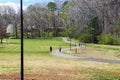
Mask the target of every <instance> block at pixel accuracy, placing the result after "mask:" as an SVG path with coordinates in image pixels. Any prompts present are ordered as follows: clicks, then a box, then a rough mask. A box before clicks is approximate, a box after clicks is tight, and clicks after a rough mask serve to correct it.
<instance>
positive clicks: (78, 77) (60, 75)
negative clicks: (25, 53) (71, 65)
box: [0, 69, 90, 80]
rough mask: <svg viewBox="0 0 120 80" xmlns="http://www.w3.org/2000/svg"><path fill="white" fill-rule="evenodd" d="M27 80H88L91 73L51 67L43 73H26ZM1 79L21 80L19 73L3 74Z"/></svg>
mask: <svg viewBox="0 0 120 80" xmlns="http://www.w3.org/2000/svg"><path fill="white" fill-rule="evenodd" d="M24 76H25V80H88V79H90V75H88V74H84V73H83V72H82V71H80V70H74V69H49V70H48V71H47V72H43V73H25V75H24ZM0 80H20V74H19V73H11V74H1V75H0Z"/></svg>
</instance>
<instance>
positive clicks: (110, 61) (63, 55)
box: [51, 38, 120, 64]
mask: <svg viewBox="0 0 120 80" xmlns="http://www.w3.org/2000/svg"><path fill="white" fill-rule="evenodd" d="M62 40H63V41H64V42H66V43H69V41H68V40H67V38H62ZM71 44H76V43H74V42H71ZM76 45H77V46H78V44H76ZM65 50H69V48H65V49H62V51H65ZM51 55H54V56H59V57H64V58H73V59H78V60H87V61H95V62H104V63H117V64H120V60H109V59H96V58H88V57H80V56H73V55H70V54H64V53H63V52H59V51H58V50H55V51H53V52H51Z"/></svg>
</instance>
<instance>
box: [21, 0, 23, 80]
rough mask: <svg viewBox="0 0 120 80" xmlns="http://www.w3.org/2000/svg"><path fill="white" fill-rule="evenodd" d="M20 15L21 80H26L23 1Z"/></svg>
mask: <svg viewBox="0 0 120 80" xmlns="http://www.w3.org/2000/svg"><path fill="white" fill-rule="evenodd" d="M20 13H21V15H20V16H21V69H20V70H21V71H20V75H21V80H24V48H23V1H22V0H20Z"/></svg>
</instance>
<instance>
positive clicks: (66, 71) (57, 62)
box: [0, 38, 120, 80]
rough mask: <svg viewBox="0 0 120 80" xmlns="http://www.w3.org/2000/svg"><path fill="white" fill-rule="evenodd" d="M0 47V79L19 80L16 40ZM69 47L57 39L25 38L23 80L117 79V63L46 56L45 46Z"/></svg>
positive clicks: (119, 70)
mask: <svg viewBox="0 0 120 80" xmlns="http://www.w3.org/2000/svg"><path fill="white" fill-rule="evenodd" d="M8 41H9V42H10V44H0V80H19V79H20V77H19V76H20V75H19V73H20V40H19V39H9V40H8ZM50 46H52V47H53V49H54V50H56V49H58V48H59V46H61V47H62V48H66V47H69V44H67V43H64V42H63V41H62V39H60V38H50V39H25V40H24V50H25V52H24V64H25V66H24V67H25V80H106V79H107V80H118V79H120V64H110V63H98V62H91V61H82V60H74V59H66V58H61V57H55V56H52V55H50V53H49V47H50Z"/></svg>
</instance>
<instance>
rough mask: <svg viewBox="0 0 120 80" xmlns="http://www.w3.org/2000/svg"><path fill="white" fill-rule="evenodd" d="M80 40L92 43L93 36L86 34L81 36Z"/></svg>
mask: <svg viewBox="0 0 120 80" xmlns="http://www.w3.org/2000/svg"><path fill="white" fill-rule="evenodd" d="M79 40H80V41H81V42H85V43H90V42H91V35H90V34H87V33H85V34H83V35H81V36H80V37H79Z"/></svg>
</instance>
